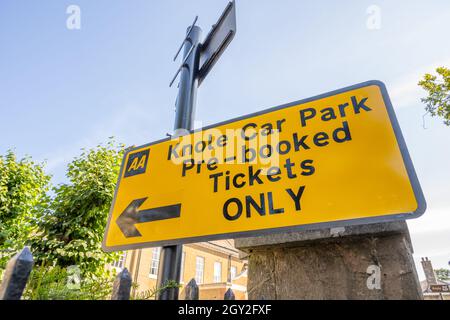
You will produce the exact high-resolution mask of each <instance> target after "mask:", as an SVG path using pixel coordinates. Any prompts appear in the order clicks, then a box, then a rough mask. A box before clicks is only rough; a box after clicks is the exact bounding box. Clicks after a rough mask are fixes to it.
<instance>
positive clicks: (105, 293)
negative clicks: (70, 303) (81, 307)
mask: <svg viewBox="0 0 450 320" xmlns="http://www.w3.org/2000/svg"><path fill="white" fill-rule="evenodd" d="M69 275H70V274H69V272H68V270H67V269H66V268H61V267H59V266H55V267H45V266H40V267H35V268H34V269H33V271H32V272H31V275H30V279H29V281H28V283H27V287H26V288H25V291H24V294H23V299H26V300H108V299H110V297H111V293H112V285H113V280H114V279H113V277H100V278H88V279H83V278H82V279H81V281H80V283H79V286H75V287H74V286H70V284H68V279H70V278H69Z"/></svg>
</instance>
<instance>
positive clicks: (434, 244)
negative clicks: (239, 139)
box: [0, 0, 450, 277]
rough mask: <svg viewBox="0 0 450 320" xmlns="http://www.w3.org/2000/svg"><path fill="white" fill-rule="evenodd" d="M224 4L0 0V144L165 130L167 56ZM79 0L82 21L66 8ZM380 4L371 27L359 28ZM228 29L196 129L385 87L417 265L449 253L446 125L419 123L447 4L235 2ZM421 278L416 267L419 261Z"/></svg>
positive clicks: (75, 141)
mask: <svg viewBox="0 0 450 320" xmlns="http://www.w3.org/2000/svg"><path fill="white" fill-rule="evenodd" d="M226 3H227V0H215V1H211V0H191V1H181V0H169V1H167V0H164V1H162V0H158V1H157V0H153V1H149V0H134V1H125V0H115V1H106V0H89V1H87V0H71V1H65V0H59V1H50V0H46V1H44V0H42V1H24V0H3V1H1V2H0V111H1V113H0V119H1V122H0V137H1V138H0V153H4V152H5V151H6V150H7V149H9V148H13V149H14V150H16V152H17V153H18V154H20V155H25V154H28V155H31V156H32V157H33V158H35V159H37V160H44V159H47V162H48V165H47V168H48V171H49V172H50V173H52V174H53V175H54V179H53V180H54V182H55V183H60V182H63V181H64V170H65V165H66V164H67V163H68V162H69V161H70V160H71V159H72V158H73V157H74V156H76V155H78V154H79V153H80V148H83V147H93V146H95V145H97V144H99V143H101V142H105V141H106V140H107V138H108V137H109V136H115V137H116V138H117V140H118V141H120V142H124V143H125V144H127V145H133V144H134V145H140V144H145V143H148V142H151V141H153V140H158V139H160V138H162V137H164V136H165V134H166V133H167V132H171V131H172V127H173V119H174V101H175V97H176V89H175V88H172V89H170V88H169V87H168V84H169V81H170V79H171V77H172V75H173V74H174V72H175V70H176V69H177V67H178V64H177V63H173V62H172V57H173V55H174V54H175V51H176V49H177V47H178V46H179V44H180V42H181V40H182V39H183V35H184V32H185V30H186V27H187V26H188V25H189V24H190V23H191V22H192V20H193V18H194V17H195V15H197V14H198V15H199V16H200V19H199V22H198V24H199V25H200V26H201V27H202V28H203V30H204V34H205V35H206V33H207V32H208V31H209V30H210V27H211V25H212V24H213V23H214V22H215V21H216V19H217V18H218V16H219V14H220V13H221V12H222V10H223V8H224V7H225V5H226ZM71 4H75V5H78V6H79V7H80V8H81V30H69V29H67V28H66V19H67V17H68V15H67V14H66V8H67V7H68V6H69V5H71ZM370 5H378V6H379V7H380V8H381V18H382V20H381V29H380V30H370V29H368V28H367V27H366V22H367V19H368V15H367V13H366V11H367V8H368V7H369V6H370ZM237 14H238V33H237V35H236V37H235V40H234V41H233V43H232V44H231V45H230V47H229V49H228V50H227V52H226V53H225V54H224V56H223V57H222V59H221V61H220V62H219V63H218V64H217V65H216V67H215V68H214V71H213V72H212V73H211V74H210V76H209V77H208V78H207V80H206V81H205V82H204V84H203V85H202V87H201V88H200V91H199V96H198V108H197V120H198V121H201V122H202V124H203V125H208V124H213V123H216V122H219V121H223V120H226V119H230V118H233V117H236V116H241V115H244V114H248V113H251V112H255V111H259V110H262V109H265V108H268V107H272V106H276V105H281V104H284V103H287V102H291V101H295V100H299V99H302V98H307V97H310V96H314V95H317V94H321V93H324V92H328V91H332V90H335V89H339V88H342V87H345V86H348V85H352V84H356V83H359V82H363V81H367V80H372V79H377V80H381V81H383V82H385V83H386V85H387V87H388V90H389V92H390V94H391V98H392V100H393V104H394V107H395V109H396V111H397V116H398V118H399V122H400V125H401V128H402V130H403V133H404V136H405V139H406V142H407V144H408V146H409V149H410V153H411V156H412V159H413V162H414V164H415V167H416V170H417V174H418V176H419V180H420V181H421V184H422V187H423V189H424V193H425V196H426V199H427V201H428V207H429V209H428V211H427V213H426V214H425V215H424V216H423V217H422V218H420V219H418V220H415V221H411V222H409V226H410V229H411V233H412V237H413V243H414V248H415V251H416V254H415V256H416V260H417V259H418V258H419V257H421V256H429V257H430V258H431V259H432V260H433V262H434V264H435V267H446V266H447V262H448V261H449V260H450V199H449V194H450V186H449V181H450V170H449V167H450V148H449V145H450V128H447V127H445V126H444V125H443V124H442V123H441V121H440V120H434V119H431V118H426V127H427V129H426V130H424V129H423V127H422V116H423V114H424V111H423V110H424V108H423V105H422V104H421V103H420V97H422V96H423V95H424V93H423V92H422V91H421V89H420V88H418V87H417V82H418V81H419V79H420V77H421V75H422V74H423V73H425V72H431V71H432V70H433V69H434V68H435V67H437V66H440V65H446V66H450V42H449V41H448V30H450V2H449V1H448V0H433V1H422V0H416V1H407V0H403V1H399V0H398V1H389V0H385V1H381V0H380V1H376V0H371V1H362V0H352V1H351V0H346V1H331V0H330V1H314V2H312V1H299V0H282V1H273V0H272V1H268V0H263V1H261V0H260V1H255V0H241V1H239V0H237ZM418 271H419V272H420V274H421V277H422V272H421V268H418Z"/></svg>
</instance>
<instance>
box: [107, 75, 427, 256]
mask: <svg viewBox="0 0 450 320" xmlns="http://www.w3.org/2000/svg"><path fill="white" fill-rule="evenodd" d="M425 207H426V204H425V200H424V197H423V194H422V190H421V188H420V185H419V182H418V180H417V177H416V174H415V172H414V168H413V165H412V162H411V159H410V157H409V154H408V150H407V148H406V145H405V142H404V140H403V137H402V134H401V131H400V128H399V125H398V123H397V120H396V117H395V113H394V110H393V108H392V105H391V103H390V100H389V97H388V94H387V92H386V89H385V86H384V85H383V84H382V83H381V82H378V81H370V82H366V83H363V84H360V85H356V86H352V87H349V88H345V89H342V90H339V91H335V92H331V93H328V94H325V95H321V96H318V97H314V98H311V99H306V100H302V101H298V102H294V103H290V104H288V105H284V106H281V107H276V108H273V109H269V110H266V111H263V112H259V113H257V114H253V115H250V116H247V117H243V118H239V119H235V120H232V121H228V122H224V123H220V124H217V125H214V126H210V127H207V128H204V129H202V130H198V131H195V132H190V133H186V134H185V135H184V136H181V137H178V138H172V139H166V140H162V141H158V142H155V143H152V144H149V145H146V146H142V147H138V148H134V149H132V150H129V151H128V152H127V153H126V154H125V156H124V161H123V165H122V169H121V173H120V177H119V181H118V183H117V188H116V193H115V197H114V202H113V205H112V207H111V212H110V216H109V219H108V225H107V228H106V233H105V238H104V243H103V247H104V250H106V251H115V250H125V249H134V248H144V247H153V246H161V245H172V244H181V243H189V242H198V241H205V240H213V239H224V238H235V237H241V236H255V235H261V234H267V233H270V232H275V231H294V230H304V229H311V228H321V227H336V226H345V225H351V224H364V223H373V222H383V221H393V220H400V219H408V218H416V217H418V216H420V215H422V214H423V213H424V212H425Z"/></svg>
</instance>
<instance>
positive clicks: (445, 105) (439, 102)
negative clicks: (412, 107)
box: [419, 67, 450, 126]
mask: <svg viewBox="0 0 450 320" xmlns="http://www.w3.org/2000/svg"><path fill="white" fill-rule="evenodd" d="M436 72H437V74H438V75H437V76H436V75H432V74H426V75H425V76H424V78H423V80H422V81H420V82H419V85H420V86H421V87H422V88H423V89H425V90H426V91H427V92H428V97H427V98H424V99H422V102H423V103H425V104H426V110H427V112H428V113H429V114H431V115H432V116H433V117H436V116H438V117H441V118H443V119H444V123H445V124H446V125H447V126H450V69H448V68H444V67H441V68H438V69H437V70H436Z"/></svg>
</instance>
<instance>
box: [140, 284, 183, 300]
mask: <svg viewBox="0 0 450 320" xmlns="http://www.w3.org/2000/svg"><path fill="white" fill-rule="evenodd" d="M138 288H139V285H138V284H136V283H133V289H134V290H137V289H138ZM174 288H178V289H179V288H181V285H180V284H179V283H178V282H176V281H174V280H169V281H167V282H166V283H165V284H164V286H162V287H161V288H158V287H155V288H152V289H150V290H145V291H141V292H139V293H138V294H136V295H135V296H134V297H131V300H154V299H156V297H157V296H158V295H159V293H160V292H163V291H164V290H168V289H174Z"/></svg>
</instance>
